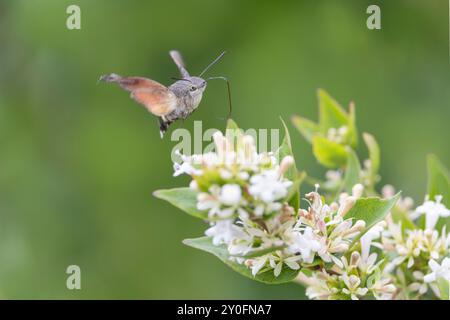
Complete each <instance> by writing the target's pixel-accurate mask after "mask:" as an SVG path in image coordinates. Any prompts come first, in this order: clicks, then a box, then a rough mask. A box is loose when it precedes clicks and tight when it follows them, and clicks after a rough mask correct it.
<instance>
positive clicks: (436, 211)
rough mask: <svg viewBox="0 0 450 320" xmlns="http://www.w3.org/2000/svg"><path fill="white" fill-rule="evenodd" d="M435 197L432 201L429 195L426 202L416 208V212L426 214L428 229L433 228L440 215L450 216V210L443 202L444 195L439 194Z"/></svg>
mask: <svg viewBox="0 0 450 320" xmlns="http://www.w3.org/2000/svg"><path fill="white" fill-rule="evenodd" d="M434 199H435V201H431V200H429V198H428V197H427V198H426V199H425V202H424V203H423V204H422V205H421V206H418V207H417V208H416V213H418V214H425V227H426V229H433V228H434V226H435V225H436V223H437V221H438V219H439V217H443V218H446V217H449V216H450V210H449V209H447V208H446V207H445V206H444V205H443V204H442V203H441V201H442V196H440V195H437V196H435V197H434Z"/></svg>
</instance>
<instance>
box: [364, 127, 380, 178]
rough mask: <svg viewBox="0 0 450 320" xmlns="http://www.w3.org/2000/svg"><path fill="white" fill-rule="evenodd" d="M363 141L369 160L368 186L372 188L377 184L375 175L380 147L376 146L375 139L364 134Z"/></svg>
mask: <svg viewBox="0 0 450 320" xmlns="http://www.w3.org/2000/svg"><path fill="white" fill-rule="evenodd" d="M363 139H364V142H365V143H366V146H367V149H368V150H369V159H370V176H369V179H370V185H371V186H372V187H373V186H374V185H375V183H376V182H377V181H376V180H377V174H378V170H379V168H380V147H379V146H378V143H377V141H376V140H375V138H374V137H373V136H372V135H371V134H369V133H366V132H364V133H363Z"/></svg>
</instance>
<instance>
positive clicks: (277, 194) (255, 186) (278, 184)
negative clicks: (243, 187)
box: [248, 170, 292, 203]
mask: <svg viewBox="0 0 450 320" xmlns="http://www.w3.org/2000/svg"><path fill="white" fill-rule="evenodd" d="M291 185H292V182H291V181H289V180H284V181H283V180H280V176H279V173H278V171H277V170H266V171H263V172H262V173H261V174H257V175H254V176H253V177H251V178H250V187H249V189H248V192H249V193H250V194H251V195H252V196H253V197H255V198H257V199H259V200H261V201H263V202H265V203H270V202H274V201H276V200H280V199H282V198H284V197H286V195H287V193H288V188H289V187H290V186H291Z"/></svg>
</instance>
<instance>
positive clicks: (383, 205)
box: [345, 192, 400, 243]
mask: <svg viewBox="0 0 450 320" xmlns="http://www.w3.org/2000/svg"><path fill="white" fill-rule="evenodd" d="M399 197H400V192H399V193H397V194H396V195H395V196H393V197H392V198H389V199H381V198H359V199H357V200H356V203H355V205H354V206H353V207H352V208H351V209H350V210H349V211H348V212H347V214H346V215H345V219H349V218H353V223H355V222H356V221H358V220H363V221H365V222H366V228H365V230H364V232H361V233H360V234H359V235H358V237H357V238H356V239H354V240H353V243H356V241H357V240H358V239H359V238H360V237H361V236H362V235H364V233H366V231H367V230H369V229H370V228H371V227H373V226H374V225H375V224H376V223H377V222H379V221H381V220H383V219H384V218H385V217H386V215H387V214H388V212H389V211H390V210H391V209H392V208H393V207H394V205H395V203H396V202H397V200H398V199H399Z"/></svg>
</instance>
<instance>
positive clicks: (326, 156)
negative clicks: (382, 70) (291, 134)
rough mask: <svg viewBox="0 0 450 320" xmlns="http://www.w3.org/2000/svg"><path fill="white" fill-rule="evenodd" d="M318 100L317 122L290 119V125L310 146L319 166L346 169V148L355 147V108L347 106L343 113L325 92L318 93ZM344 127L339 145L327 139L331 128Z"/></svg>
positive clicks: (297, 118) (319, 91)
mask: <svg viewBox="0 0 450 320" xmlns="http://www.w3.org/2000/svg"><path fill="white" fill-rule="evenodd" d="M317 97H318V100H319V123H318V124H316V123H314V122H313V121H311V120H308V119H305V118H302V117H299V116H293V117H292V123H293V124H294V126H295V127H296V128H297V130H298V131H299V132H300V133H301V134H302V135H303V137H304V138H305V139H306V140H307V141H308V142H309V143H311V144H312V146H313V152H314V155H315V157H316V159H317V161H319V163H321V164H322V165H324V166H326V167H328V168H340V167H343V166H345V164H346V161H347V152H346V151H345V146H350V147H351V148H352V149H355V148H356V145H357V142H358V133H357V129H356V123H355V108H354V106H353V104H350V109H349V112H346V111H345V110H344V109H343V108H342V107H341V106H340V105H339V103H338V102H337V101H336V100H334V99H333V98H332V97H331V96H330V95H329V94H328V93H327V92H326V91H325V90H322V89H319V90H318V92H317ZM342 127H345V128H346V133H345V134H343V136H342V137H341V140H340V141H339V142H336V141H332V140H330V138H329V137H328V132H329V130H330V129H334V130H338V129H339V128H342Z"/></svg>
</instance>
